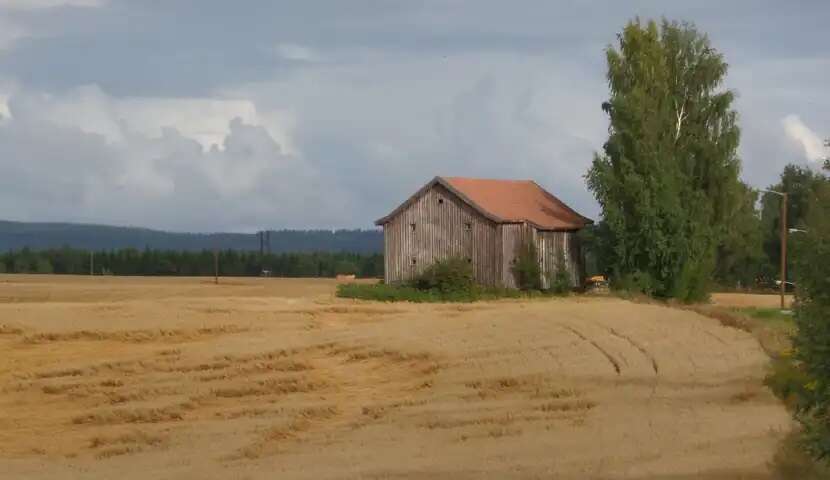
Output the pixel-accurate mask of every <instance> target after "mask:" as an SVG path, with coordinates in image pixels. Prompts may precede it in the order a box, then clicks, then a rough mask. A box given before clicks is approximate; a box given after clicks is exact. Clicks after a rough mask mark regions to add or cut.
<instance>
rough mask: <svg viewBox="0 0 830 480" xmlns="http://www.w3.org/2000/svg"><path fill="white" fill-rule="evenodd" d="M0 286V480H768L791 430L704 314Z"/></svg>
mask: <svg viewBox="0 0 830 480" xmlns="http://www.w3.org/2000/svg"><path fill="white" fill-rule="evenodd" d="M0 280H2V281H0V319H2V321H1V322H0V472H3V475H5V477H7V478H27V479H48V478H75V477H78V476H79V475H81V476H83V478H93V479H95V478H100V479H109V478H119V479H124V480H130V479H146V478H185V479H189V478H192V479H224V478H247V479H260V478H262V479H270V478H297V479H340V478H448V479H456V478H462V479H464V478H482V477H484V478H499V479H501V478H563V479H585V478H601V479H644V478H678V479H679V478H683V479H685V478H689V479H691V478H753V479H756V478H757V479H767V478H775V476H774V473H772V472H771V471H770V467H769V464H770V462H771V461H772V459H773V458H774V456H775V453H776V447H777V445H778V442H779V440H780V439H781V438H782V437H784V436H786V435H787V433H788V432H789V431H790V419H789V415H788V413H787V412H786V411H785V409H784V408H783V407H782V406H781V405H780V404H779V403H778V402H777V401H776V400H775V399H774V398H773V397H772V396H771V394H770V393H769V392H768V391H767V390H766V389H765V388H763V386H762V384H761V378H762V377H763V375H764V372H765V370H764V369H765V365H766V362H767V359H766V356H765V354H764V352H763V351H762V350H761V348H760V347H759V346H758V344H757V342H756V341H755V340H754V339H753V337H752V336H751V334H749V333H747V332H744V331H741V330H739V329H736V328H729V327H726V326H723V325H721V324H720V323H719V322H718V321H717V320H714V319H710V318H706V317H704V316H702V315H699V314H696V313H694V312H691V311H682V310H677V309H671V308H666V307H662V306H658V305H648V304H635V303H631V302H626V301H623V300H618V299H612V298H573V299H553V300H550V299H541V300H534V301H523V302H522V301H511V302H490V303H477V304H473V305H422V304H419V305H415V304H394V305H386V304H377V303H361V302H354V301H344V300H338V299H335V298H334V297H333V289H334V283H333V282H329V281H319V280H285V279H269V278H258V279H234V280H233V282H232V284H231V283H226V284H221V283H220V285H218V286H217V285H213V284H212V283H210V282H206V281H205V280H204V279H187V278H179V279H169V278H163V279H148V278H131V279H125V278H83V277H54V276H38V277H27V276H11V275H5V276H0ZM79 472H82V474H80V473H79ZM3 475H0V477H2V476H3Z"/></svg>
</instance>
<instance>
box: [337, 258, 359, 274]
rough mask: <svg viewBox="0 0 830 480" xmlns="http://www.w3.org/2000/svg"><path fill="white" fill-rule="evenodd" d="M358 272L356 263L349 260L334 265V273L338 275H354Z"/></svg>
mask: <svg viewBox="0 0 830 480" xmlns="http://www.w3.org/2000/svg"><path fill="white" fill-rule="evenodd" d="M358 271H360V267H359V266H358V265H357V263H355V262H353V261H350V260H341V261H339V262H337V264H336V265H335V269H334V273H336V274H338V275H356V274H357V272H358Z"/></svg>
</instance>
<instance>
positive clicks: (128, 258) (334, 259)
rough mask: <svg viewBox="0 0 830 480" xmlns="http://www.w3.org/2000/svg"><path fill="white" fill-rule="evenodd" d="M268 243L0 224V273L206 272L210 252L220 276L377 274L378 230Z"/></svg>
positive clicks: (288, 234) (301, 234) (284, 237)
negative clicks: (216, 256) (217, 255)
mask: <svg viewBox="0 0 830 480" xmlns="http://www.w3.org/2000/svg"><path fill="white" fill-rule="evenodd" d="M268 238H269V241H268V243H267V244H266V245H264V246H263V252H262V254H261V253H260V237H259V235H257V234H256V233H176V232H164V231H159V230H150V229H146V228H134V227H113V226H106V225H84V224H72V223H24V222H7V221H0V273H60V274H80V275H89V273H90V267H92V268H93V271H94V273H95V274H96V275H102V274H105V275H194V276H198V275H213V272H214V266H213V250H214V249H217V250H219V273H220V275H225V276H251V275H260V274H261V273H262V271H263V270H267V271H268V272H269V273H270V274H271V275H274V276H281V277H332V276H334V275H337V274H341V273H345V274H351V273H353V274H356V275H358V276H361V277H380V276H383V255H382V251H383V234H382V233H381V232H380V231H376V230H271V231H269V234H268ZM91 253H92V254H91ZM91 259H92V262H90V260H91Z"/></svg>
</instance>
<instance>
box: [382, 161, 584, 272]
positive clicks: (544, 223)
mask: <svg viewBox="0 0 830 480" xmlns="http://www.w3.org/2000/svg"><path fill="white" fill-rule="evenodd" d="M591 223H593V221H592V220H590V219H588V218H586V217H583V216H582V215H580V214H579V213H577V212H575V211H574V210H573V209H572V208H570V207H568V206H567V205H565V204H564V203H563V202H562V201H561V200H559V199H558V198H556V197H555V196H553V195H552V194H550V193H549V192H547V191H545V189H543V188H542V187H540V186H539V185H537V184H536V183H535V182H533V181H530V180H492V179H479V178H463V177H435V178H434V179H432V181H430V182H429V183H427V184H426V185H424V186H423V187H422V188H421V189H420V190H418V191H417V192H415V194H414V195H412V196H411V197H409V199H408V200H406V201H405V202H404V203H403V204H401V205H400V206H399V207H398V208H396V209H395V210H393V211H392V213H390V214H389V215H387V216H385V217H383V218H381V219H379V220H378V221H377V222H375V224H376V225H382V226H383V237H384V253H385V256H384V262H385V275H384V278H385V281H386V282H387V283H396V282H403V281H407V280H410V279H412V278H413V277H415V276H416V275H418V274H419V273H420V272H421V271H422V270H423V269H424V268H426V267H427V266H429V265H430V264H432V263H433V262H435V261H436V260H441V259H445V258H451V257H460V258H465V259H467V261H468V262H470V263H471V264H472V265H473V271H474V272H475V277H476V281H477V282H478V283H480V284H482V285H489V286H503V287H509V288H515V287H516V281H515V278H514V275H513V268H512V267H513V265H514V264H515V261H516V256H517V254H518V252H519V249H520V247H521V246H522V245H523V242H525V241H532V242H534V244H535V245H536V247H537V251H538V253H539V263H540V266H541V269H542V282H543V286H544V287H545V288H547V287H548V279H549V274H550V273H552V272H553V270H554V269H555V268H557V267H556V265H557V258H559V254H560V252H563V253H564V256H565V259H566V262H567V264H568V269H569V272H570V273H571V277H572V278H571V280H572V282H573V285H574V286H577V285H579V284H580V283H581V279H582V276H583V270H584V269H583V261H582V253H581V251H580V246H579V242H578V241H577V237H576V232H577V231H579V230H580V229H581V228H583V227H585V226H586V225H589V224H591Z"/></svg>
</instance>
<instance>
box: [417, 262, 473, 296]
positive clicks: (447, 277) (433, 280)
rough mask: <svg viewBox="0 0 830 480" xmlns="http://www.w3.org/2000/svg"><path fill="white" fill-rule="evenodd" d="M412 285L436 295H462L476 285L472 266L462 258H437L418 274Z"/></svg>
mask: <svg viewBox="0 0 830 480" xmlns="http://www.w3.org/2000/svg"><path fill="white" fill-rule="evenodd" d="M412 286H413V287H414V288H417V289H418V290H422V291H433V292H436V293H437V294H438V295H444V296H446V295H464V294H467V293H468V292H471V291H473V290H474V289H475V287H476V283H475V278H474V276H473V266H472V265H471V264H470V263H469V262H467V260H464V259H463V258H449V259H446V260H439V261H437V262H435V263H433V264H432V265H430V266H428V267H427V268H426V269H425V270H424V271H423V272H422V273H421V274H420V275H418V277H417V278H416V279H415V280H413V282H412Z"/></svg>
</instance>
